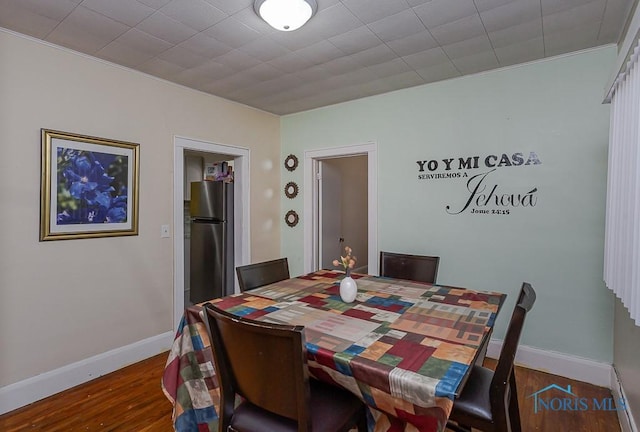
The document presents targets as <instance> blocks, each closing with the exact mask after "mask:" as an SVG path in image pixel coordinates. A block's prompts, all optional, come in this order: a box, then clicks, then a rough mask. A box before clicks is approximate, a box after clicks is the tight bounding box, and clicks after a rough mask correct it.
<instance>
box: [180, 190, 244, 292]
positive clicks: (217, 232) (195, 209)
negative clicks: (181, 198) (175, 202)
mask: <svg viewBox="0 0 640 432" xmlns="http://www.w3.org/2000/svg"><path fill="white" fill-rule="evenodd" d="M189 207H190V216H191V249H190V255H191V256H190V264H189V266H190V300H191V302H192V303H201V302H204V301H207V300H211V299H214V298H218V297H224V296H226V295H229V294H233V292H234V272H233V270H234V250H233V183H225V182H221V181H202V182H193V183H191V203H190V206H189Z"/></svg>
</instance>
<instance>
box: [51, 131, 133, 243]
mask: <svg viewBox="0 0 640 432" xmlns="http://www.w3.org/2000/svg"><path fill="white" fill-rule="evenodd" d="M139 156H140V145H139V144H135V143H130V142H125V141H116V140H111V139H106V138H98V137H92V136H87V135H78V134H73V133H69V132H60V131H55V130H50V129H42V130H41V174H40V175H41V182H40V241H48V240H69V239H82V238H94V237H114V236H129V235H138V190H139V185H140V179H139V171H140V158H139Z"/></svg>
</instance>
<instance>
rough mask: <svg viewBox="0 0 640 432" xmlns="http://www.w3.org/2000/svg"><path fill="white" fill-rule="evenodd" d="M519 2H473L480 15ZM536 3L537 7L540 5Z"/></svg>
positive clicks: (483, 0)
mask: <svg viewBox="0 0 640 432" xmlns="http://www.w3.org/2000/svg"><path fill="white" fill-rule="evenodd" d="M516 1H519V0H473V2H474V3H475V4H476V7H477V8H478V12H480V13H482V12H484V11H488V10H489V9H493V8H497V7H499V6H504V5H506V4H509V3H513V2H516ZM537 1H538V5H539V4H540V0H537Z"/></svg>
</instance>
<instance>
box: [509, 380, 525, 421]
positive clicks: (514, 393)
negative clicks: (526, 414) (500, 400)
mask: <svg viewBox="0 0 640 432" xmlns="http://www.w3.org/2000/svg"><path fill="white" fill-rule="evenodd" d="M509 390H510V395H509V396H510V397H509V423H510V424H511V432H521V431H522V426H521V425H520V409H519V407H518V388H517V387H516V371H515V369H514V370H513V371H511V376H510V377H509Z"/></svg>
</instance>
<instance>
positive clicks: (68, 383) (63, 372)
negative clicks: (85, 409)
mask: <svg viewBox="0 0 640 432" xmlns="http://www.w3.org/2000/svg"><path fill="white" fill-rule="evenodd" d="M174 336H175V334H174V332H172V331H171V332H167V333H163V334H160V335H157V336H153V337H150V338H148V339H144V340H141V341H139V342H135V343H132V344H130V345H126V346H123V347H120V348H116V349H113V350H111V351H107V352H105V353H102V354H98V355H96V356H93V357H90V358H87V359H84V360H80V361H78V362H75V363H71V364H68V365H65V366H63V367H61V368H58V369H54V370H52V371H49V372H45V373H42V374H40V375H36V376H34V377H31V378H27V379H25V380H22V381H19V382H17V383H14V384H10V385H8V386H4V387H1V388H0V414H4V413H7V412H9V411H13V410H14V409H17V408H20V407H23V406H25V405H29V404H30V403H33V402H35V401H38V400H40V399H44V398H46V397H49V396H51V395H54V394H56V393H59V392H61V391H63V390H67V389H69V388H71V387H75V386H77V385H79V384H82V383H85V382H87V381H91V380H92V379H95V378H98V377H100V376H102V375H105V374H108V373H111V372H114V371H116V370H118V369H121V368H123V367H125V366H128V365H130V364H133V363H136V362H139V361H142V360H144V359H147V358H149V357H152V356H154V355H156V354H160V353H161V352H164V351H168V350H170V349H171V344H172V342H173V338H174Z"/></svg>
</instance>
